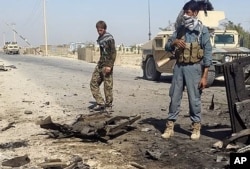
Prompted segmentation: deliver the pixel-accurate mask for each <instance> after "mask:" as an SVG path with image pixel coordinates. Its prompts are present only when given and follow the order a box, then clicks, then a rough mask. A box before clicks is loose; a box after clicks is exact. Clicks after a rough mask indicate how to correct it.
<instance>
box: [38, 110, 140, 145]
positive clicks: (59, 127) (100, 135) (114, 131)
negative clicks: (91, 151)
mask: <svg viewBox="0 0 250 169" xmlns="http://www.w3.org/2000/svg"><path fill="white" fill-rule="evenodd" d="M140 118H141V116H140V115H135V116H130V117H129V116H114V117H113V116H111V114H109V113H99V112H98V113H94V114H89V115H80V116H79V117H78V118H77V119H76V121H75V122H74V123H73V124H72V125H67V124H59V123H54V122H52V120H51V117H50V116H48V117H47V118H45V119H44V120H42V121H40V122H39V123H38V124H39V125H40V127H41V128H44V129H48V130H53V131H51V132H50V133H49V135H50V136H51V137H53V138H65V137H77V138H81V139H92V140H100V141H107V140H109V139H112V138H114V137H116V136H118V135H120V134H123V133H126V132H128V131H129V130H132V129H133V127H132V126H130V125H131V124H133V123H134V122H135V121H137V120H138V119H140Z"/></svg>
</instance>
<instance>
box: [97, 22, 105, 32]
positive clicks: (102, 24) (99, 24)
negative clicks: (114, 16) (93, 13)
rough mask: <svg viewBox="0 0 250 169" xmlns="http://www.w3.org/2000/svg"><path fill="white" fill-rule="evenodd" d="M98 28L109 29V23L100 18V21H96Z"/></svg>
mask: <svg viewBox="0 0 250 169" xmlns="http://www.w3.org/2000/svg"><path fill="white" fill-rule="evenodd" d="M96 28H102V29H105V30H106V29H107V24H106V23H105V22H104V21H102V20H100V21H98V22H97V23H96Z"/></svg>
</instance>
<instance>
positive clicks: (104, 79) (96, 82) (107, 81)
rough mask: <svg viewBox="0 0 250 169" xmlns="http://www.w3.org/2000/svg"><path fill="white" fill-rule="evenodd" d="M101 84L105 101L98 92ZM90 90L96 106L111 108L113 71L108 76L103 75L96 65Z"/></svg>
mask: <svg viewBox="0 0 250 169" xmlns="http://www.w3.org/2000/svg"><path fill="white" fill-rule="evenodd" d="M102 83H103V88H104V95H105V100H104V98H103V97H102V94H101V92H100V86H101V84H102ZM90 90H91V93H92V95H93V97H94V99H95V100H96V103H97V104H103V105H106V106H111V105H112V102H113V70H112V71H111V73H110V74H108V75H104V74H103V72H102V68H99V66H98V65H97V66H96V67H95V70H94V72H93V74H92V78H91V81H90Z"/></svg>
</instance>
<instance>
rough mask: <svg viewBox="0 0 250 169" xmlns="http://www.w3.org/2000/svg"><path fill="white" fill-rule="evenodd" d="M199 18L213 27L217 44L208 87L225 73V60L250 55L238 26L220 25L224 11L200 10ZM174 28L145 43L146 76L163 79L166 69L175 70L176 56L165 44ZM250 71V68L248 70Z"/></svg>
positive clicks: (144, 69) (144, 66) (212, 35)
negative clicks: (224, 26)
mask: <svg viewBox="0 0 250 169" xmlns="http://www.w3.org/2000/svg"><path fill="white" fill-rule="evenodd" d="M198 18H199V20H201V21H202V23H203V24H204V25H206V26H207V27H208V28H209V31H210V32H211V38H210V40H211V43H212V46H213V51H212V55H213V65H212V66H210V68H209V72H208V87H209V86H211V85H212V84H213V82H214V80H215V78H216V77H218V76H221V75H223V72H222V71H223V70H222V68H223V64H224V63H226V62H231V61H232V60H234V59H237V58H240V57H246V56H250V50H249V49H248V48H244V47H240V37H239V34H238V32H237V31H236V30H224V29H219V21H220V20H223V19H224V18H225V14H224V12H223V11H206V12H205V11H204V12H202V11H200V12H199V15H198ZM172 34H173V31H161V32H159V33H158V34H157V35H156V37H155V38H153V39H152V40H151V41H149V42H147V43H145V44H144V45H143V46H142V63H141V68H142V70H143V77H144V78H145V79H147V80H154V81H155V80H159V79H160V77H161V74H162V73H173V67H174V65H175V62H176V59H175V58H174V57H173V54H171V53H169V52H166V51H165V44H166V42H167V40H168V38H169V37H170V36H171V35H172ZM246 73H248V74H249V71H248V70H246Z"/></svg>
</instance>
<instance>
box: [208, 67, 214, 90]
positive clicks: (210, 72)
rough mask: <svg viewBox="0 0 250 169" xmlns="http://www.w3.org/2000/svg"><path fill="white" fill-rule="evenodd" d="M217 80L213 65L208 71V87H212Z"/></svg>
mask: <svg viewBox="0 0 250 169" xmlns="http://www.w3.org/2000/svg"><path fill="white" fill-rule="evenodd" d="M214 79H215V67H214V65H211V66H210V67H209V69H208V76H207V87H210V86H212V84H213V83H214Z"/></svg>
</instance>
